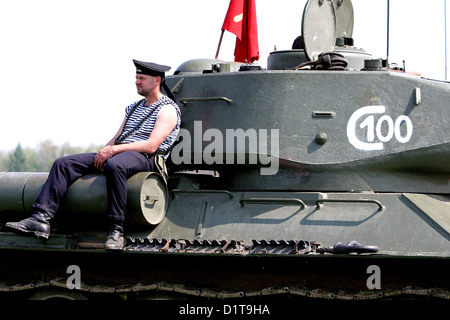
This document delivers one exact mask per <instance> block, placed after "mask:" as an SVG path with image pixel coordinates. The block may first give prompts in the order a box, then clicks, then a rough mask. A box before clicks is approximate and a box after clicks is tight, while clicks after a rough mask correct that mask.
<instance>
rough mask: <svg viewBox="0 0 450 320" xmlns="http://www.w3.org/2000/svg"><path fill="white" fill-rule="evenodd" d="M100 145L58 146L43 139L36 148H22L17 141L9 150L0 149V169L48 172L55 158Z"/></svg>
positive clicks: (88, 150)
mask: <svg viewBox="0 0 450 320" xmlns="http://www.w3.org/2000/svg"><path fill="white" fill-rule="evenodd" d="M102 147H103V146H96V145H90V146H88V147H72V146H70V144H69V143H65V144H63V145H61V146H58V145H55V144H54V143H53V142H52V141H50V140H45V141H43V142H41V143H39V144H38V145H37V147H36V148H28V147H27V148H23V147H22V146H21V144H20V143H18V144H17V146H16V148H15V149H14V150H12V151H10V152H4V151H0V171H10V172H48V171H49V170H50V168H51V166H52V164H53V162H54V161H55V160H56V159H57V158H60V157H63V156H66V155H69V154H75V153H81V152H97V150H98V149H100V148H102Z"/></svg>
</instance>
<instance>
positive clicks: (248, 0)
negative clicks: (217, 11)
mask: <svg viewBox="0 0 450 320" xmlns="http://www.w3.org/2000/svg"><path fill="white" fill-rule="evenodd" d="M222 30H228V31H229V32H231V33H234V34H235V35H236V48H235V50H234V61H237V62H245V60H247V61H248V62H249V63H251V62H253V61H255V60H259V45H258V27H257V23H256V6H255V0H231V1H230V5H229V7H228V11H227V15H226V16H225V21H224V22H223V26H222Z"/></svg>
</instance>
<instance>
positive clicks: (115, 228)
mask: <svg viewBox="0 0 450 320" xmlns="http://www.w3.org/2000/svg"><path fill="white" fill-rule="evenodd" d="M124 242H125V239H124V237H123V225H122V224H111V225H110V227H109V235H108V239H107V240H106V245H105V248H106V250H122V248H123V244H124Z"/></svg>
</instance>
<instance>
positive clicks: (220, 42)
mask: <svg viewBox="0 0 450 320" xmlns="http://www.w3.org/2000/svg"><path fill="white" fill-rule="evenodd" d="M224 32H225V30H224V29H222V33H221V34H220V39H219V45H218V46H217V51H216V59H217V57H218V56H219V50H220V45H221V44H222V38H223V33H224Z"/></svg>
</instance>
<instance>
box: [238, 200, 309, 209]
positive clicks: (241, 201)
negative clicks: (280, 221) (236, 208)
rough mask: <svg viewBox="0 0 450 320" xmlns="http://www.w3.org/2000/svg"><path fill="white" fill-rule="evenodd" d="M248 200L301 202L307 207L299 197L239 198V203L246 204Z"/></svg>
mask: <svg viewBox="0 0 450 320" xmlns="http://www.w3.org/2000/svg"><path fill="white" fill-rule="evenodd" d="M246 202H253V203H277V202H285V203H294V204H300V205H301V206H302V208H305V207H306V204H305V203H304V202H303V201H302V200H300V199H297V198H249V199H241V200H239V203H240V204H241V206H242V207H243V206H244V203H246Z"/></svg>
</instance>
